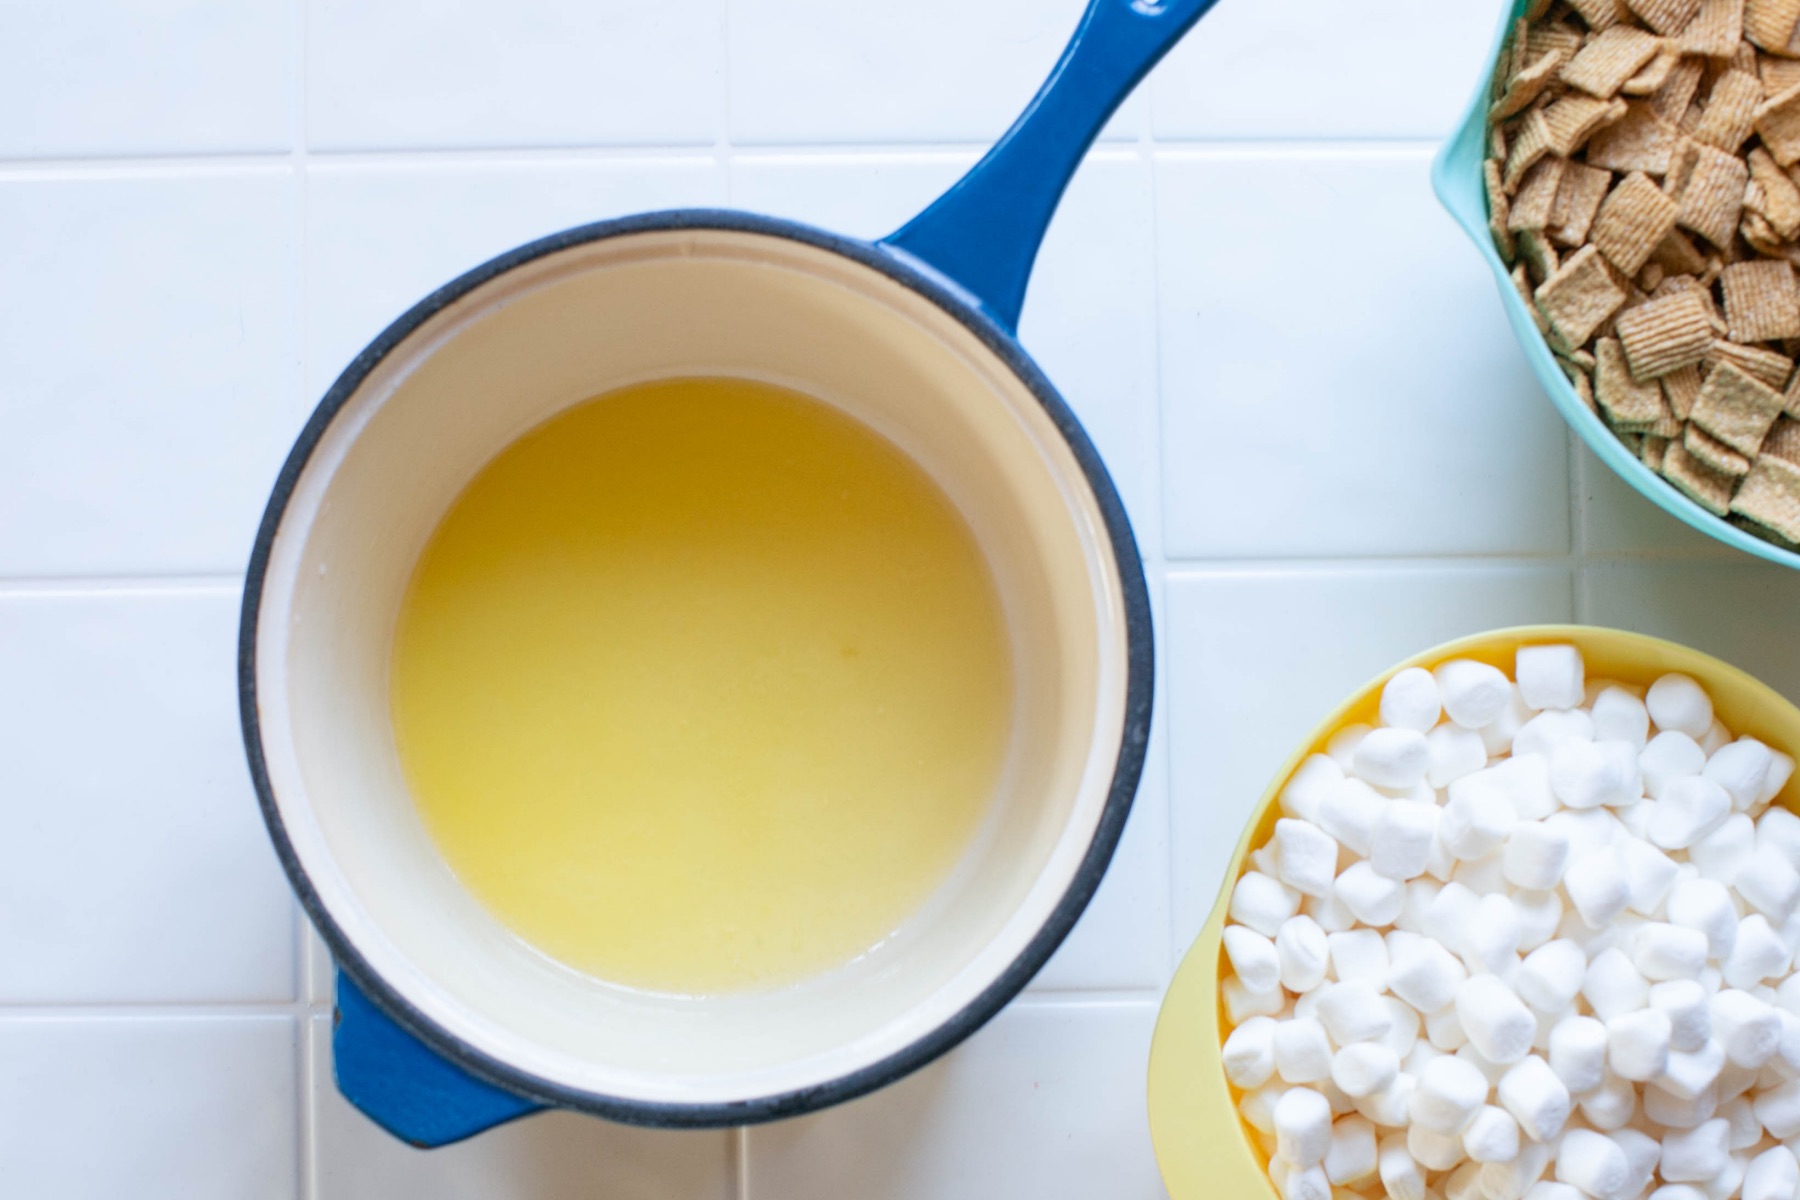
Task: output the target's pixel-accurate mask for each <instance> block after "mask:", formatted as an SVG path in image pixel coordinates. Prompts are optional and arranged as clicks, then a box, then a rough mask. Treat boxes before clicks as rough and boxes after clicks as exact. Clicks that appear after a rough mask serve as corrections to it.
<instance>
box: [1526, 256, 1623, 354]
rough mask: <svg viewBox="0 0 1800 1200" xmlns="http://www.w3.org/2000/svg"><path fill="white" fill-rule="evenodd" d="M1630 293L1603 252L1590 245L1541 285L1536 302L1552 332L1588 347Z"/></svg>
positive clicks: (1567, 340) (1572, 342)
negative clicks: (1614, 274)
mask: <svg viewBox="0 0 1800 1200" xmlns="http://www.w3.org/2000/svg"><path fill="white" fill-rule="evenodd" d="M1627 295H1628V293H1627V292H1626V291H1625V289H1624V288H1622V287H1620V286H1619V284H1618V283H1617V281H1615V280H1614V279H1613V275H1612V271H1611V270H1609V269H1608V268H1607V265H1606V259H1605V258H1604V257H1602V256H1601V254H1600V251H1599V250H1598V249H1596V248H1595V247H1593V246H1588V247H1586V248H1584V249H1582V250H1580V251H1578V252H1577V253H1576V254H1575V255H1574V256H1573V257H1571V258H1570V259H1569V261H1568V262H1566V263H1564V264H1563V265H1562V268H1561V269H1560V270H1558V271H1557V272H1556V274H1554V275H1552V276H1551V277H1550V278H1549V279H1548V280H1546V281H1545V282H1544V285H1543V286H1542V287H1540V288H1538V290H1537V303H1538V307H1539V308H1540V309H1542V310H1543V313H1544V318H1545V319H1546V320H1547V321H1549V322H1550V329H1551V331H1552V332H1553V333H1555V334H1557V335H1558V336H1559V337H1561V338H1562V339H1563V341H1564V342H1565V343H1567V344H1568V345H1570V346H1585V345H1587V344H1588V342H1589V340H1591V339H1592V338H1593V336H1594V332H1595V331H1596V330H1598V329H1599V328H1600V326H1602V325H1604V324H1606V322H1607V320H1608V319H1609V318H1610V317H1611V316H1612V315H1613V314H1614V313H1616V312H1618V311H1619V308H1620V307H1621V306H1622V305H1623V304H1624V303H1625V300H1626V298H1627Z"/></svg>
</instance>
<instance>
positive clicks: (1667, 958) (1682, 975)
mask: <svg viewBox="0 0 1800 1200" xmlns="http://www.w3.org/2000/svg"><path fill="white" fill-rule="evenodd" d="M1295 920H1305V918H1304V917H1296V918H1295ZM1289 924H1292V922H1289ZM1277 946H1278V947H1279V943H1277ZM1631 965H1632V966H1634V967H1636V968H1637V969H1638V974H1640V975H1642V976H1643V977H1644V978H1645V979H1648V980H1651V981H1653V982H1661V981H1663V980H1669V979H1692V978H1693V977H1694V976H1695V975H1696V974H1698V973H1699V970H1700V968H1701V967H1703V966H1705V965H1706V935H1705V934H1704V933H1701V932H1700V931H1699V930H1697V929H1689V928H1686V927H1685V926H1681V925H1669V924H1665V923H1664V922H1662V921H1649V922H1646V923H1645V924H1643V925H1642V926H1640V927H1639V928H1638V930H1637V932H1636V933H1635V934H1633V935H1632V938H1631ZM1282 982H1283V983H1286V976H1285V974H1284V976H1283V979H1282Z"/></svg>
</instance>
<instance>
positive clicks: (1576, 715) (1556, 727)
mask: <svg viewBox="0 0 1800 1200" xmlns="http://www.w3.org/2000/svg"><path fill="white" fill-rule="evenodd" d="M1571 740H1573V741H1582V742H1591V741H1593V740H1594V719H1593V718H1592V717H1590V716H1588V715H1587V714H1586V713H1584V712H1582V711H1581V710H1580V709H1575V710H1573V711H1570V712H1558V711H1554V710H1553V711H1550V712H1541V713H1539V714H1538V715H1537V716H1535V717H1533V718H1531V720H1529V721H1527V722H1525V724H1523V725H1522V726H1520V727H1519V732H1518V735H1517V736H1515V737H1514V738H1513V744H1512V752H1513V755H1514V757H1518V756H1521V755H1542V756H1543V757H1544V758H1545V759H1546V760H1547V759H1549V757H1550V755H1551V753H1552V752H1553V751H1555V749H1556V748H1557V747H1558V746H1560V745H1562V744H1563V743H1564V742H1567V741H1571Z"/></svg>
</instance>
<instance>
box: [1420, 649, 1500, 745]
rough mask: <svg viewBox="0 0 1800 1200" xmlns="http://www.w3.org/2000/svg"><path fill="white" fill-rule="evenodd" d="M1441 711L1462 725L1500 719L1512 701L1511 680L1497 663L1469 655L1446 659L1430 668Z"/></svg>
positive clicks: (1474, 726)
mask: <svg viewBox="0 0 1800 1200" xmlns="http://www.w3.org/2000/svg"><path fill="white" fill-rule="evenodd" d="M1433 675H1434V676H1435V678H1436V681H1437V685H1438V692H1439V695H1440V697H1441V699H1442V702H1443V706H1444V715H1445V716H1447V717H1449V718H1450V719H1451V720H1452V721H1454V722H1456V723H1457V724H1458V725H1460V726H1462V727H1463V728H1464V729H1480V728H1481V727H1482V726H1484V725H1490V724H1492V723H1493V722H1494V721H1495V720H1497V719H1499V717H1500V715H1501V714H1502V713H1504V712H1505V711H1506V707H1507V705H1508V704H1509V703H1511V701H1512V696H1513V685H1512V681H1511V680H1509V679H1508V678H1507V677H1506V673H1505V672H1504V671H1502V670H1500V668H1498V667H1491V666H1489V665H1488V664H1487V663H1479V662H1473V661H1471V660H1469V659H1466V658H1464V659H1456V660H1454V661H1452V662H1447V663H1445V664H1443V665H1442V666H1440V667H1439V668H1438V669H1437V670H1436V671H1434V672H1433Z"/></svg>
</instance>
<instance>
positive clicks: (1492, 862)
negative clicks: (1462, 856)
mask: <svg viewBox="0 0 1800 1200" xmlns="http://www.w3.org/2000/svg"><path fill="white" fill-rule="evenodd" d="M1504 867H1505V863H1504V862H1503V861H1502V859H1501V851H1500V849H1499V848H1498V847H1495V848H1494V849H1493V850H1490V851H1488V852H1487V853H1486V854H1483V855H1482V856H1481V857H1480V858H1471V859H1469V860H1467V861H1466V862H1459V863H1457V864H1456V869H1455V870H1454V871H1452V872H1451V873H1450V878H1451V880H1452V881H1453V882H1456V883H1460V884H1462V885H1463V886H1464V887H1466V888H1468V889H1469V890H1470V891H1471V892H1474V893H1475V894H1476V895H1477V896H1491V895H1494V894H1496V893H1500V892H1505V891H1507V890H1508V888H1507V886H1506V875H1505V873H1504Z"/></svg>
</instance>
